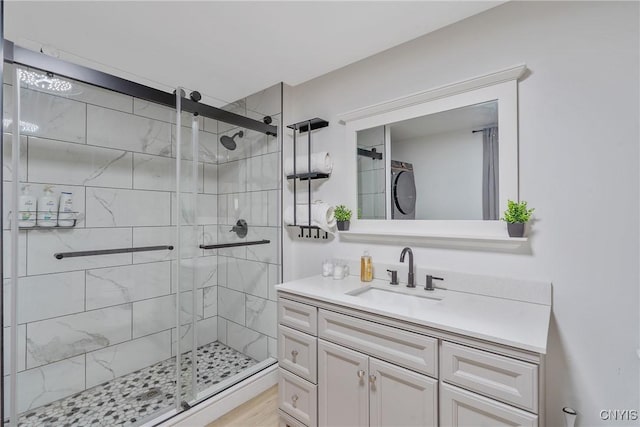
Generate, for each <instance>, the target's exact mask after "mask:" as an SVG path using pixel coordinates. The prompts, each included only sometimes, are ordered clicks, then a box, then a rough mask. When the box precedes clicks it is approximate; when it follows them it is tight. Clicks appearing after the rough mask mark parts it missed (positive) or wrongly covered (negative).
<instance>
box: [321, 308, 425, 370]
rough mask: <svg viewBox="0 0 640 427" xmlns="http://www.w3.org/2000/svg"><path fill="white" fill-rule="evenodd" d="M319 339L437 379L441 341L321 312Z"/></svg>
mask: <svg viewBox="0 0 640 427" xmlns="http://www.w3.org/2000/svg"><path fill="white" fill-rule="evenodd" d="M318 336H319V337H320V338H324V339H326V340H327V341H332V342H335V343H337V344H341V345H344V346H345V347H349V348H353V349H355V350H359V351H362V352H364V353H366V354H369V355H371V356H376V357H379V358H380V359H383V360H386V361H388V362H391V363H394V364H396V365H400V366H404V367H406V368H409V369H413V370H415V371H418V372H422V373H425V374H427V375H431V376H432V377H436V378H437V376H438V340H437V339H435V338H431V337H427V336H424V335H420V334H416V333H413V332H408V331H403V330H400V329H397V328H392V327H390V326H384V325H380V324H378V323H374V322H370V321H368V320H362V319H358V318H355V317H351V316H346V315H344V314H338V313H334V312H332V311H327V310H322V309H321V310H320V312H319V315H318Z"/></svg>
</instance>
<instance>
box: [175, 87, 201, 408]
mask: <svg viewBox="0 0 640 427" xmlns="http://www.w3.org/2000/svg"><path fill="white" fill-rule="evenodd" d="M176 93H178V94H181V93H183V89H182V88H178V89H177V90H176ZM181 101H182V99H181V98H180V97H179V96H177V97H176V105H177V111H176V130H175V152H176V182H177V191H176V195H175V201H174V206H175V209H174V218H175V225H176V230H175V231H176V241H178V242H179V245H178V248H179V249H178V254H177V262H176V265H175V276H176V283H177V286H176V289H175V292H176V308H177V311H176V316H177V317H176V322H177V325H178V328H177V329H176V333H177V337H176V339H175V343H176V350H175V351H176V361H177V366H178V367H179V376H178V383H177V388H178V394H177V396H179V397H180V401H179V402H177V403H179V406H178V407H177V409H178V410H180V409H184V408H188V407H189V405H190V404H192V403H193V401H194V399H195V396H196V393H197V390H196V387H195V385H196V383H197V375H198V370H197V366H196V364H195V363H194V360H195V359H196V353H197V324H198V321H199V320H200V319H201V318H202V310H203V306H202V304H203V303H202V301H203V296H202V290H201V289H197V286H196V283H197V281H198V280H199V277H200V272H199V268H198V267H199V259H200V257H201V255H202V249H201V248H200V247H199V245H200V244H201V242H202V229H201V227H199V226H198V224H197V222H196V217H195V212H196V210H197V206H198V200H197V191H198V188H199V187H200V186H201V183H202V170H201V168H200V167H199V165H198V163H197V162H196V161H194V150H196V149H197V146H198V141H197V135H198V129H199V127H200V123H201V118H200V117H198V116H193V115H191V114H189V113H187V112H184V111H182V108H181V105H182V102H181ZM194 130H195V132H194ZM196 157H197V156H196Z"/></svg>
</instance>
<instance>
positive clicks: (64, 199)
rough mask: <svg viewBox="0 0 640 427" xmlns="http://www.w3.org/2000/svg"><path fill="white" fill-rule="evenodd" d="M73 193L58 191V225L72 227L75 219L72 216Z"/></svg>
mask: <svg viewBox="0 0 640 427" xmlns="http://www.w3.org/2000/svg"><path fill="white" fill-rule="evenodd" d="M73 215H74V213H73V194H72V193H65V192H64V191H63V192H62V193H60V210H59V211H58V226H60V227H73V226H74V225H76V224H75V223H76V221H75V219H74V217H73Z"/></svg>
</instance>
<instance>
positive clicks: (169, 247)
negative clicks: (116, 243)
mask: <svg viewBox="0 0 640 427" xmlns="http://www.w3.org/2000/svg"><path fill="white" fill-rule="evenodd" d="M164 250H169V251H171V250H173V246H172V245H165V246H141V247H138V248H120V249H98V250H95V251H76V252H58V253H55V254H53V256H54V257H55V259H63V258H74V257H80V256H94V255H113V254H127V253H133V252H148V251H164Z"/></svg>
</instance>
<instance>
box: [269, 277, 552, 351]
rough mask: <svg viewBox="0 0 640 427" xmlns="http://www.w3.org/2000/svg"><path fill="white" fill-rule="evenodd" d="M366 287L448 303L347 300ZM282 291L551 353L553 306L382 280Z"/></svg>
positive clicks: (320, 282)
mask: <svg viewBox="0 0 640 427" xmlns="http://www.w3.org/2000/svg"><path fill="white" fill-rule="evenodd" d="M365 286H373V287H376V288H380V289H386V290H392V291H398V292H402V293H404V294H411V295H413V294H415V295H421V296H424V295H429V296H433V297H435V298H442V299H441V300H432V299H425V298H412V299H410V300H408V301H403V303H402V304H398V303H395V304H394V303H393V301H392V300H393V298H389V299H385V298H378V299H375V300H367V301H365V300H364V299H362V298H360V297H358V296H353V295H347V294H346V292H351V291H354V290H356V289H359V288H362V287H365ZM276 289H277V290H278V291H282V292H287V293H290V294H294V295H299V296H302V297H307V298H312V299H315V300H319V301H324V302H328V303H332V304H336V305H340V306H344V307H349V308H353V309H357V310H363V311H369V312H371V313H375V314H379V315H382V316H387V317H391V318H394V319H398V320H405V321H407V322H411V323H414V324H419V325H424V326H428V327H432V328H436V329H440V330H443V331H449V332H454V333H457V334H461V335H467V336H470V337H474V338H478V339H483V340H486V341H491V342H495V343H499V344H504V345H508V346H511V347H515V348H519V349H522V350H528V351H533V352H536V353H541V354H546V352H547V335H548V331H549V319H550V315H551V306H549V305H544V304H534V303H529V302H522V301H515V300H510V299H502V298H496V297H489V296H484V295H477V294H471V293H466V292H457V291H451V290H439V289H436V290H435V291H433V292H428V291H425V290H424V288H423V287H420V286H419V287H416V288H413V289H410V288H407V287H406V286H405V285H402V284H401V285H397V286H392V285H389V283H388V282H386V281H382V280H373V281H372V282H369V283H364V282H361V281H360V278H359V277H357V276H349V277H347V278H345V279H344V280H333V278H331V277H322V276H320V275H318V276H312V277H308V278H305V279H299V280H293V281H290V282H286V283H283V284H281V285H277V286H276Z"/></svg>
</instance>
